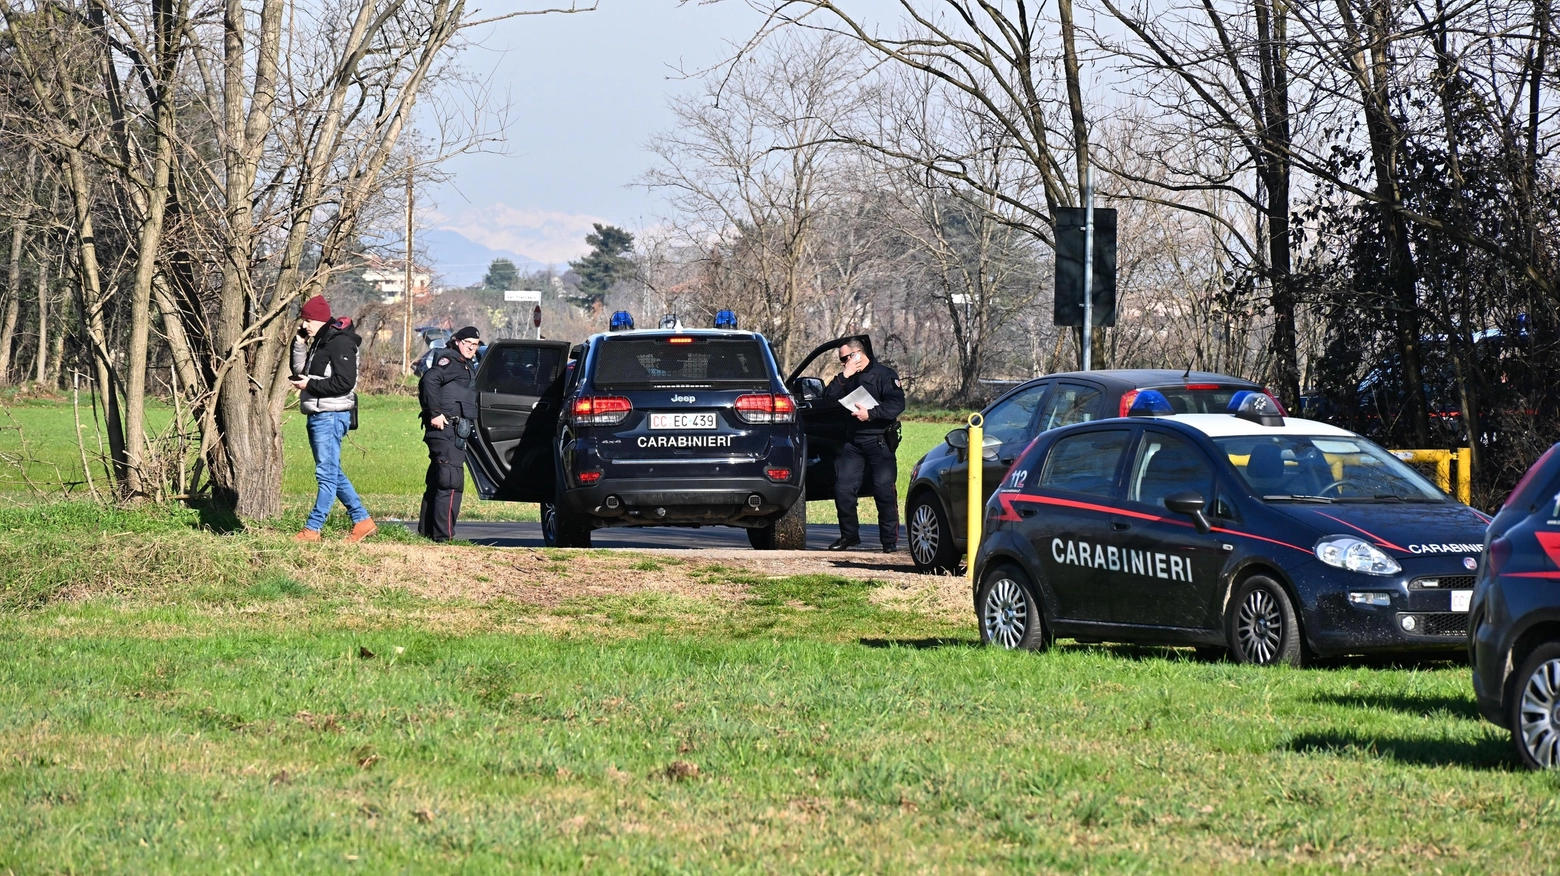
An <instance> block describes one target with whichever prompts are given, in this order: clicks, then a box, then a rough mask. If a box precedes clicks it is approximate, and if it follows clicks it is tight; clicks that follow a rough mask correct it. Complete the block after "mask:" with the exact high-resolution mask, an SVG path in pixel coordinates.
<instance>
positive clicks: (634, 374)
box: [593, 336, 769, 388]
mask: <svg viewBox="0 0 1560 876" xmlns="http://www.w3.org/2000/svg"><path fill="white" fill-rule="evenodd" d="M595 367H596V373H595V375H594V378H593V381H594V383H595V385H596V386H599V387H603V388H606V387H626V386H659V387H682V386H710V385H713V384H719V385H722V386H732V387H734V388H739V387H747V386H751V387H757V388H764V387H768V386H769V369H768V367H767V365H766V362H765V359H764V348H763V345H762V344H760V343H759V341H758V340H757V339H754V338H700V337H685V336H684V337H675V338H674V337H659V338H632V337H625V338H608V339H607V340H606V341H604V342H603V343H602V344H601V349H600V351H599V352H597V354H596V366H595Z"/></svg>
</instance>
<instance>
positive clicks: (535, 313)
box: [531, 304, 542, 328]
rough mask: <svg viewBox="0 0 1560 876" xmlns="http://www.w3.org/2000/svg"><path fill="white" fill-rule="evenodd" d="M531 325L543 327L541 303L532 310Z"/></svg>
mask: <svg viewBox="0 0 1560 876" xmlns="http://www.w3.org/2000/svg"><path fill="white" fill-rule="evenodd" d="M531 325H534V326H536V327H537V328H541V327H542V306H541V305H540V304H538V305H536V307H535V308H534V309H533V310H532V311H531Z"/></svg>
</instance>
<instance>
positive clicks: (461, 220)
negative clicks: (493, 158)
mask: <svg viewBox="0 0 1560 876" xmlns="http://www.w3.org/2000/svg"><path fill="white" fill-rule="evenodd" d="M430 218H433V220H434V223H435V227H437V228H444V229H448V230H450V231H455V232H458V233H460V234H462V235H465V237H466V238H467V239H469V240H473V241H476V242H477V243H480V244H482V245H483V246H486V247H491V248H492V249H505V250H509V251H510V252H516V253H519V254H521V255H523V256H528V257H530V258H533V259H536V260H537V261H539V262H547V263H549V264H555V265H562V264H564V263H565V262H568V261H570V260H572V259H578V258H579V257H581V256H583V255H585V254H586V253H587V252H589V251H590V247H589V246H587V245H586V244H585V235H587V234H589V233H591V231H592V228H591V223H593V222H600V223H603V224H608V223H607V220H605V219H602V218H601V217H599V216H591V215H588V214H585V213H558V212H553V211H549V210H538V209H535V208H531V207H511V206H509V205H508V204H490V205H488V206H484V207H471V208H469V209H467V210H465V211H463V212H462V213H461V214H460V215H458V216H454V217H450V216H442V215H441V216H435V217H430Z"/></svg>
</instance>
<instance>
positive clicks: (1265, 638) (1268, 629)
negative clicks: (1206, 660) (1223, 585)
mask: <svg viewBox="0 0 1560 876" xmlns="http://www.w3.org/2000/svg"><path fill="white" fill-rule="evenodd" d="M1224 625H1225V626H1224V630H1225V635H1226V637H1227V639H1226V641H1228V642H1229V643H1230V656H1231V657H1233V658H1234V659H1235V662H1236V663H1254V664H1256V665H1258V666H1274V665H1278V664H1281V663H1282V664H1288V665H1290V666H1300V665H1302V664H1304V662H1305V659H1306V650H1305V641H1304V639H1303V638H1302V637H1301V634H1300V621H1299V618H1298V617H1296V615H1295V609H1294V604H1293V603H1292V602H1290V600H1289V594H1288V593H1287V592H1286V591H1285V590H1284V586H1283V585H1282V584H1280V583H1278V582H1277V581H1275V580H1273V579H1272V578H1269V577H1268V576H1266V575H1252V576H1251V577H1249V578H1247V579H1246V580H1245V581H1243V582H1241V583H1240V585H1239V586H1237V587H1236V589H1235V593H1234V595H1233V597H1232V598H1231V599H1230V607H1229V611H1228V613H1227V614H1226V615H1225V621H1224Z"/></svg>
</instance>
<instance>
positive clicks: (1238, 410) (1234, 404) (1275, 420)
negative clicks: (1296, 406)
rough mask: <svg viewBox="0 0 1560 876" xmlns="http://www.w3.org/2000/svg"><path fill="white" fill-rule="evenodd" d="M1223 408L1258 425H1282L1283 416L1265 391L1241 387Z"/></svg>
mask: <svg viewBox="0 0 1560 876" xmlns="http://www.w3.org/2000/svg"><path fill="white" fill-rule="evenodd" d="M1225 410H1227V411H1229V412H1230V413H1232V414H1234V415H1235V416H1237V417H1239V418H1241V419H1242V420H1249V421H1251V422H1253V423H1256V424H1258V425H1260V426H1282V425H1284V417H1283V415H1282V414H1280V413H1279V412H1278V406H1277V405H1276V404H1275V403H1274V401H1273V398H1272V397H1271V396H1269V395H1268V394H1267V393H1265V392H1255V391H1253V390H1249V389H1243V390H1241V391H1240V392H1237V393H1235V396H1234V398H1231V399H1230V405H1229V407H1228V408H1226V409H1225Z"/></svg>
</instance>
